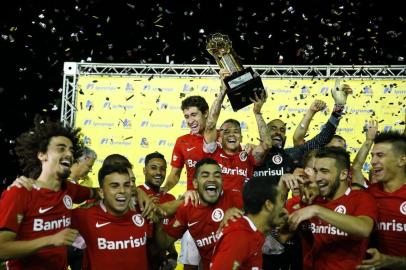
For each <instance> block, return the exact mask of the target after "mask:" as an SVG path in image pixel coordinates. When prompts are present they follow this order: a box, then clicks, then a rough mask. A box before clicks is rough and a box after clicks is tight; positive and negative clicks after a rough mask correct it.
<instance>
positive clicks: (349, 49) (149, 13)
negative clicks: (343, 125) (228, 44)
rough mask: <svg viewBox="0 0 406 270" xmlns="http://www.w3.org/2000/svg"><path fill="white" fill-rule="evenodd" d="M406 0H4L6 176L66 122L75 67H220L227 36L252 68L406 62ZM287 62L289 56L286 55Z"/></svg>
mask: <svg viewBox="0 0 406 270" xmlns="http://www.w3.org/2000/svg"><path fill="white" fill-rule="evenodd" d="M400 3H401V1H394V0H387V1H378V0H375V1H350V0H347V1H343V0H340V1H339V0H332V1H321V0H308V1H300V0H293V1H282V0H279V1H278V0H268V1H264V0H256V1H247V0H244V1H241V0H234V1H219V0H210V1H208V0H206V1H200V0H183V1H170V0H167V1H163V0H161V1H156V0H143V1H140V0H129V1H121V0H118V1H107V0H93V1H79V0H76V1H70V0H63V1H41V0H39V1H27V0H25V1H24V0H15V1H1V4H0V54H1V65H0V68H1V70H0V71H1V72H0V109H1V112H0V149H1V159H2V162H1V163H2V165H1V170H0V180H2V184H3V185H4V184H6V183H7V182H9V181H10V180H12V179H14V176H15V175H16V174H17V173H18V166H17V163H16V161H15V157H14V155H13V151H12V150H13V148H14V141H15V137H16V136H18V135H19V134H20V133H21V132H23V131H25V130H27V128H28V127H29V126H30V125H31V123H32V119H33V117H34V115H35V114H36V113H40V114H41V115H43V116H45V115H48V116H51V117H53V118H59V114H60V110H59V108H60V100H61V93H60V88H61V87H62V67H63V62H65V61H81V60H83V61H88V62H107V63H108V62H112V63H113V62H115V63H168V61H169V62H171V61H173V62H174V63H177V64H180V63H183V64H204V63H214V62H213V60H212V58H211V56H210V55H209V54H208V53H207V52H206V50H205V41H206V39H207V37H208V35H210V34H212V33H215V32H222V33H224V34H227V35H229V36H230V39H231V40H232V41H233V47H234V48H235V50H236V51H237V53H238V54H239V56H240V57H241V58H242V61H243V63H245V64H269V65H276V64H284V65H296V64H305V65H312V64H321V65H327V64H334V65H340V64H379V65H387V64H398V65H399V64H402V65H403V64H405V60H404V57H405V52H406V42H405V41H406V40H405V33H404V31H405V29H406V22H405V20H406V16H405V15H404V9H403V8H401V7H400ZM282 57H283V60H280V59H282Z"/></svg>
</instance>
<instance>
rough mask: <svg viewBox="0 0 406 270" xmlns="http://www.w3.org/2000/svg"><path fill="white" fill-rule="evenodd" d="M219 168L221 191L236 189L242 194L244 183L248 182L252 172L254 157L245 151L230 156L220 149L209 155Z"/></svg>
mask: <svg viewBox="0 0 406 270" xmlns="http://www.w3.org/2000/svg"><path fill="white" fill-rule="evenodd" d="M211 157H212V158H213V159H214V160H216V161H217V162H218V163H219V165H220V167H221V174H222V176H223V189H224V190H231V189H236V190H239V191H241V192H242V189H243V187H244V183H245V182H246V181H248V180H249V179H250V178H251V177H252V175H253V171H254V166H255V165H256V164H255V159H254V156H253V155H251V154H248V153H247V152H245V151H241V152H238V153H236V154H233V155H230V154H227V153H226V152H224V150H223V149H222V148H220V147H217V149H216V151H215V152H214V153H213V154H212V155H211Z"/></svg>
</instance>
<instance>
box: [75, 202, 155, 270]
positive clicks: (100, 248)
mask: <svg viewBox="0 0 406 270" xmlns="http://www.w3.org/2000/svg"><path fill="white" fill-rule="evenodd" d="M72 227H73V228H75V229H77V230H79V233H80V234H81V236H82V237H83V239H85V242H86V246H87V248H86V249H85V257H86V260H85V261H87V265H88V267H89V269H120V270H125V269H134V267H135V268H137V269H140V270H147V269H148V265H147V238H150V237H151V234H152V229H151V228H152V227H151V225H150V224H149V223H148V221H147V220H145V219H144V218H143V217H142V216H141V214H138V213H137V212H135V211H131V210H130V211H128V212H127V213H126V214H125V215H124V216H122V217H116V216H113V215H111V214H109V213H107V211H106V208H105V206H104V205H103V203H102V202H101V203H100V204H99V205H95V206H93V207H90V208H76V209H74V210H73V211H72Z"/></svg>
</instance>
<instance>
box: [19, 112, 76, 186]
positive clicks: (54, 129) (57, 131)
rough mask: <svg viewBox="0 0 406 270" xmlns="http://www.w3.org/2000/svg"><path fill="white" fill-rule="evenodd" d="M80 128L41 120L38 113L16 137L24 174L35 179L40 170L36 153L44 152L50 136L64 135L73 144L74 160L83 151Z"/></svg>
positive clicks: (39, 162)
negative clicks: (30, 123) (29, 124)
mask: <svg viewBox="0 0 406 270" xmlns="http://www.w3.org/2000/svg"><path fill="white" fill-rule="evenodd" d="M80 135H81V133H80V128H72V127H69V126H63V124H62V123H61V122H56V121H51V120H50V119H46V120H42V119H41V117H40V116H39V115H36V116H35V117H34V126H33V127H32V128H31V129H30V130H29V131H27V132H24V133H22V134H21V135H20V136H19V137H18V138H17V139H16V142H17V144H16V147H15V152H16V154H17V157H18V160H19V163H20V165H21V167H22V172H23V174H24V175H27V176H29V177H30V178H33V179H36V178H38V177H39V175H40V174H41V171H42V165H41V161H40V160H39V159H38V157H37V155H38V153H46V152H47V150H48V145H49V143H50V141H51V139H52V137H59V136H61V137H66V138H68V139H69V140H70V141H71V142H72V145H73V151H72V152H73V153H72V154H73V158H74V161H76V160H77V159H78V158H79V157H80V156H81V155H82V151H83V142H82V141H81V140H80Z"/></svg>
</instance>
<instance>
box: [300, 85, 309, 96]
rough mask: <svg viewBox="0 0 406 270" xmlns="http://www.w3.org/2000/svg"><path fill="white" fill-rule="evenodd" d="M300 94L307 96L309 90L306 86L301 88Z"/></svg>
mask: <svg viewBox="0 0 406 270" xmlns="http://www.w3.org/2000/svg"><path fill="white" fill-rule="evenodd" d="M300 93H301V94H309V93H310V90H309V88H308V87H307V86H303V87H302V89H301V92H300Z"/></svg>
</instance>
